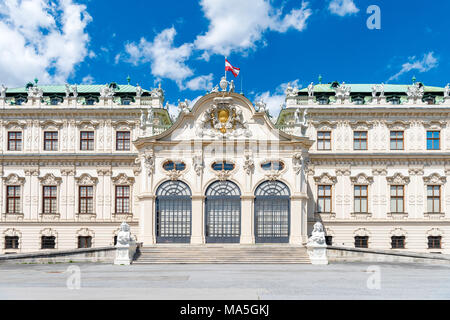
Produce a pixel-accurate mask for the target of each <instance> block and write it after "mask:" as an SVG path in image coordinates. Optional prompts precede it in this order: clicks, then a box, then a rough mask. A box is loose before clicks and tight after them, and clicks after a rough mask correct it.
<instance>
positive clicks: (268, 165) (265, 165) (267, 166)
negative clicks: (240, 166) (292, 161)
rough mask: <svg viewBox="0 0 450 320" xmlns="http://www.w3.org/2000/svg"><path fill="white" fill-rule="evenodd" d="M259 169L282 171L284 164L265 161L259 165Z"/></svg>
mask: <svg viewBox="0 0 450 320" xmlns="http://www.w3.org/2000/svg"><path fill="white" fill-rule="evenodd" d="M261 168H262V169H263V170H266V171H269V170H274V171H281V170H283V169H284V163H283V162H281V161H267V162H264V163H263V164H261Z"/></svg>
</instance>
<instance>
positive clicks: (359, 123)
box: [349, 121, 373, 131]
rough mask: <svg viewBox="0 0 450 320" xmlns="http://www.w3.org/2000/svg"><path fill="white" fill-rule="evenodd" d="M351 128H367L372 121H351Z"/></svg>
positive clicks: (371, 125)
mask: <svg viewBox="0 0 450 320" xmlns="http://www.w3.org/2000/svg"><path fill="white" fill-rule="evenodd" d="M349 125H350V127H351V128H352V129H353V130H362V131H363V130H369V129H372V127H373V122H372V121H352V122H350V123H349Z"/></svg>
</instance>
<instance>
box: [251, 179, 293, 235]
mask: <svg viewBox="0 0 450 320" xmlns="http://www.w3.org/2000/svg"><path fill="white" fill-rule="evenodd" d="M289 223H290V192H289V188H288V186H286V185H285V184H284V183H282V182H280V181H265V182H263V183H261V184H260V185H259V186H258V188H256V190H255V241H256V242H257V243H287V242H289V232H290V230H289Z"/></svg>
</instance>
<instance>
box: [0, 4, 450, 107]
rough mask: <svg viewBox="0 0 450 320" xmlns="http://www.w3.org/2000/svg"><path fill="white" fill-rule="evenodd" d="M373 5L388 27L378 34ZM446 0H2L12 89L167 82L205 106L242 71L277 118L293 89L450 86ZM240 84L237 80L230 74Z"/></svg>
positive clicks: (1, 51) (1, 68)
mask: <svg viewBox="0 0 450 320" xmlns="http://www.w3.org/2000/svg"><path fill="white" fill-rule="evenodd" d="M370 5H377V6H379V8H380V10H381V29H380V30H369V29H368V28H367V25H366V20H367V19H368V18H369V16H370V14H367V13H366V10H367V8H368V7H369V6H370ZM449 11H450V1H446V0H432V1H427V2H425V3H424V2H423V1H419V0H395V1H392V0H390V1H380V0H378V1H375V0H370V1H366V0H305V1H301V0H283V1H281V0H273V1H269V0H245V1H243V0H200V1H171V0H166V1H150V0H146V1H133V0H129V1H126V2H125V1H118V0H108V1H106V0H96V1H92V0H91V1H88V0H84V1H83V0H52V1H50V0H0V35H1V36H0V83H5V85H7V86H8V87H15V86H22V85H24V84H25V83H27V82H29V81H30V80H32V79H34V78H35V77H37V78H38V79H39V80H40V82H39V83H40V84H44V83H65V82H66V81H67V82H69V83H109V82H111V81H115V82H118V83H126V78H127V76H128V75H129V76H130V77H131V83H132V84H136V83H139V84H140V85H141V86H143V87H144V88H151V87H154V86H156V85H157V83H158V82H162V86H163V89H164V90H165V92H166V99H167V100H168V101H169V103H170V104H176V101H177V100H178V99H181V100H184V99H185V98H187V99H189V100H191V101H192V100H195V99H196V98H197V97H198V96H200V95H202V94H204V93H205V92H206V90H207V89H209V88H211V86H213V85H216V84H217V83H218V81H219V80H220V77H221V76H222V75H223V69H224V55H227V56H228V60H229V61H230V62H231V63H232V64H233V65H235V66H237V67H240V68H241V75H240V76H239V77H238V79H236V80H235V81H236V87H237V91H240V88H241V80H240V77H242V79H243V86H244V87H243V91H244V93H245V95H246V96H247V97H249V98H250V99H251V100H252V101H254V100H255V99H260V98H263V99H264V100H266V102H268V104H269V107H270V110H271V112H272V113H276V109H277V108H279V105H280V104H281V103H283V90H284V88H285V87H286V84H287V83H288V82H292V83H294V84H296V85H298V86H302V87H305V86H307V85H308V84H309V83H310V82H311V81H314V82H317V79H318V75H319V74H321V75H322V77H323V82H331V81H334V80H337V81H345V82H347V83H381V82H385V83H386V82H389V83H410V82H411V78H412V76H413V75H415V76H416V77H417V79H418V80H419V81H422V82H424V83H425V84H427V85H437V86H445V84H446V83H447V82H450V77H448V76H447V75H448V74H449V71H450V61H449V59H448V57H449V53H450V52H449V50H450V44H449V41H448V39H449V31H448V30H449V27H450V22H449V20H448V18H447V14H448V12H449ZM228 77H229V79H231V78H232V74H231V73H229V75H228Z"/></svg>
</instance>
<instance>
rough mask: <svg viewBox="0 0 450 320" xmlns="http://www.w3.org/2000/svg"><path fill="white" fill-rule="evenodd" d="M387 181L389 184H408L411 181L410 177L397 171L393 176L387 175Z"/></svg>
mask: <svg viewBox="0 0 450 320" xmlns="http://www.w3.org/2000/svg"><path fill="white" fill-rule="evenodd" d="M386 181H387V183H388V184H393V185H407V184H409V182H410V178H409V177H405V176H404V175H402V174H401V173H396V174H394V175H393V176H392V177H386Z"/></svg>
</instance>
